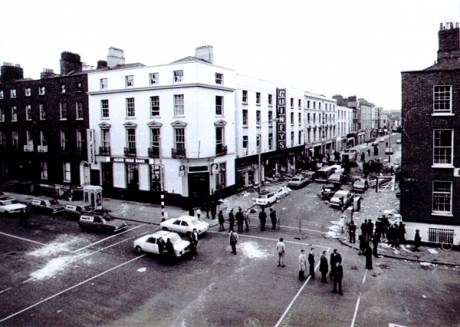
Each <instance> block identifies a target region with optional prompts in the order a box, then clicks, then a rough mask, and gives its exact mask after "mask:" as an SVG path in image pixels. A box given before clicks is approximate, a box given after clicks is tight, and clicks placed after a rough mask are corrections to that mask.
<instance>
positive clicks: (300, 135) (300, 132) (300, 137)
mask: <svg viewBox="0 0 460 327" xmlns="http://www.w3.org/2000/svg"><path fill="white" fill-rule="evenodd" d="M298 144H299V145H300V144H302V131H299V143H298Z"/></svg>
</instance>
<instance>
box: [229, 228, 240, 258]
mask: <svg viewBox="0 0 460 327" xmlns="http://www.w3.org/2000/svg"><path fill="white" fill-rule="evenodd" d="M228 239H229V241H230V246H231V248H232V253H233V254H236V244H237V243H238V234H237V233H236V232H234V231H233V229H232V230H231V231H230V234H229V238H228Z"/></svg>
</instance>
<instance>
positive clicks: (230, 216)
mask: <svg viewBox="0 0 460 327" xmlns="http://www.w3.org/2000/svg"><path fill="white" fill-rule="evenodd" d="M228 223H229V225H230V226H229V227H228V231H229V232H231V231H233V227H235V215H234V214H233V209H232V210H230V213H229V214H228Z"/></svg>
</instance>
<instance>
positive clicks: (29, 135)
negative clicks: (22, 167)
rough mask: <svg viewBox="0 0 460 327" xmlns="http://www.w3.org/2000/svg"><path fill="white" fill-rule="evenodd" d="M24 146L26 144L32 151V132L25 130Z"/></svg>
mask: <svg viewBox="0 0 460 327" xmlns="http://www.w3.org/2000/svg"><path fill="white" fill-rule="evenodd" d="M26 144H27V145H28V146H29V147H32V151H33V146H34V138H33V137H32V132H31V131H29V130H26Z"/></svg>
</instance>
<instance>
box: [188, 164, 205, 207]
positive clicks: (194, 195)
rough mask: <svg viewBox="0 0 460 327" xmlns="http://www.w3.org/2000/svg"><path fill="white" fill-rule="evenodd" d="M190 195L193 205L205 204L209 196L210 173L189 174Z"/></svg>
mask: <svg viewBox="0 0 460 327" xmlns="http://www.w3.org/2000/svg"><path fill="white" fill-rule="evenodd" d="M188 194H189V198H190V200H191V202H192V204H194V205H195V204H199V203H203V202H204V201H205V200H206V199H207V198H208V196H209V173H208V172H205V173H193V174H188Z"/></svg>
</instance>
